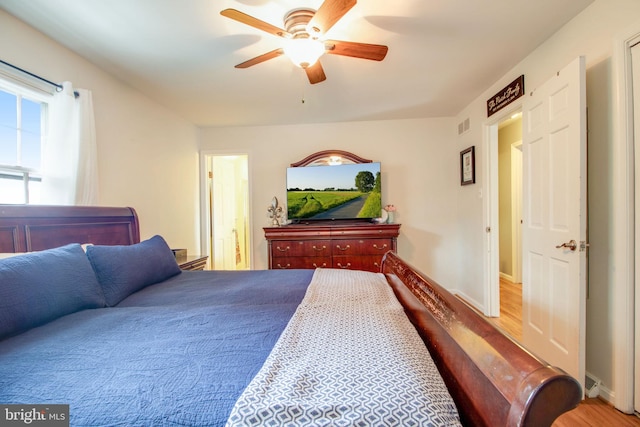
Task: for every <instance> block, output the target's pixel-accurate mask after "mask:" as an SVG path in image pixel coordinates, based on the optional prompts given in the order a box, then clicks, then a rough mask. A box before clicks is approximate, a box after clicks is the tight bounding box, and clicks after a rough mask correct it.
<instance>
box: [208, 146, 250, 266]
mask: <svg viewBox="0 0 640 427" xmlns="http://www.w3.org/2000/svg"><path fill="white" fill-rule="evenodd" d="M247 175H248V168H247V157H246V156H242V155H233V156H229V155H222V156H211V163H210V189H211V194H210V200H211V208H210V224H211V225H210V229H211V267H212V269H214V270H244V269H247V268H249V262H250V261H249V259H248V257H249V251H248V248H249V243H248V238H249V236H248V221H249V213H248V180H247Z"/></svg>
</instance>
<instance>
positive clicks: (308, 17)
mask: <svg viewBox="0 0 640 427" xmlns="http://www.w3.org/2000/svg"><path fill="white" fill-rule="evenodd" d="M355 4H356V0H325V1H324V3H322V4H321V5H320V8H319V9H318V10H317V11H315V10H313V9H310V8H299V9H294V10H292V11H289V12H288V13H287V14H286V15H285V16H284V26H285V29H282V28H278V27H276V26H274V25H271V24H269V23H268V22H264V21H262V20H260V19H257V18H254V17H253V16H250V15H247V14H246V13H243V12H240V11H239V10H235V9H225V10H223V11H222V12H220V14H221V15H222V16H226V17H227V18H231V19H234V20H236V21H238V22H241V23H243V24H246V25H249V26H251V27H254V28H257V29H259V30H262V31H265V32H267V33H269V34H273V35H275V36H278V37H281V38H283V39H284V44H283V46H282V47H280V48H278V49H274V50H272V51H270V52H267V53H264V54H262V55H259V56H256V57H255V58H252V59H249V60H248V61H245V62H243V63H241V64H238V65H236V66H235V67H236V68H248V67H251V66H253V65H256V64H260V63H261V62H264V61H267V60H269V59H273V58H277V57H278V56H280V55H286V56H288V57H289V58H290V59H291V61H292V62H293V63H294V64H295V65H297V66H298V67H300V68H302V69H304V70H305V72H306V74H307V77H308V78H309V82H310V83H311V84H316V83H320V82H322V81H324V80H326V79H327V77H326V75H325V73H324V69H323V68H322V65H321V64H320V61H319V58H320V57H321V56H322V55H324V54H325V53H328V54H331V55H342V56H351V57H353V58H362V59H371V60H374V61H382V60H383V59H384V57H385V56H386V55H387V51H388V50H389V48H388V47H387V46H383V45H378V44H367V43H357V42H348V41H341V40H327V39H325V38H324V37H325V34H326V33H327V31H329V29H330V28H331V27H333V25H334V24H335V23H336V22H338V21H339V20H340V18H342V17H343V16H344V15H345V14H346V13H347V12H348V11H349V10H350V9H351V8H352V7H353V6H355Z"/></svg>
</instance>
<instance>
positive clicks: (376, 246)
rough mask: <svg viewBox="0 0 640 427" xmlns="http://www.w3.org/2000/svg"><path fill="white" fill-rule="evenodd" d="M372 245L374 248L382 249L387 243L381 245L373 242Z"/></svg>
mask: <svg viewBox="0 0 640 427" xmlns="http://www.w3.org/2000/svg"><path fill="white" fill-rule="evenodd" d="M373 247H374V248H376V249H380V250H383V249H386V248H387V244H386V243H385V244H384V245H382V246H378V245H376V244H375V243H374V244H373Z"/></svg>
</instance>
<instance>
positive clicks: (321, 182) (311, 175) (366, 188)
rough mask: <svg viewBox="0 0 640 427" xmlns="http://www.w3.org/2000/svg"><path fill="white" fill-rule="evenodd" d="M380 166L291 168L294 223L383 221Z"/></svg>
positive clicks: (289, 208)
mask: <svg viewBox="0 0 640 427" xmlns="http://www.w3.org/2000/svg"><path fill="white" fill-rule="evenodd" d="M380 188H381V184H380V163H378V162H376V163H358V164H347V165H334V166H308V167H292V168H287V216H288V218H289V219H291V220H303V219H304V220H323V219H324V220H332V219H356V218H379V217H380V213H381V210H382V198H381V197H380Z"/></svg>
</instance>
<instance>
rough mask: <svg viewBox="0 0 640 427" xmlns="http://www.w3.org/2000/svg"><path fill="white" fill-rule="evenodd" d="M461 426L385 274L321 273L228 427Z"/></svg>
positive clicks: (234, 413)
mask: <svg viewBox="0 0 640 427" xmlns="http://www.w3.org/2000/svg"><path fill="white" fill-rule="evenodd" d="M293 425H295V426H300V425H305V426H306V425H312V426H394V425H395V426H424V425H428V426H455V425H460V421H459V418H458V413H457V410H456V408H455V404H454V403H453V400H452V399H451V396H450V395H449V393H448V391H447V388H446V386H445V385H444V382H443V381H442V378H441V377H440V374H439V373H438V370H437V368H436V366H435V364H434V363H433V360H432V359H431V356H430V355H429V353H428V351H427V349H426V347H425V346H424V344H423V342H422V340H421V339H420V336H419V335H418V333H417V332H416V330H415V329H414V327H413V325H412V324H411V323H410V321H409V319H408V318H407V317H406V315H405V314H404V311H403V308H402V306H401V305H400V303H399V302H398V301H397V299H396V298H395V296H394V295H393V291H392V290H391V288H390V287H389V286H388V284H387V282H386V280H385V278H384V276H383V275H382V274H379V273H368V272H363V271H352V270H334V269H317V270H316V271H315V274H314V277H313V280H312V282H311V284H310V285H309V289H308V290H307V294H306V296H305V298H304V300H303V301H302V303H301V304H300V306H299V307H298V310H297V311H296V313H295V314H294V316H293V318H292V319H291V321H290V322H289V324H288V326H287V328H286V329H285V330H284V332H283V333H282V335H281V337H280V339H279V341H278V342H277V343H276V345H275V347H274V348H273V351H272V352H271V354H270V356H269V357H268V358H267V360H266V362H265V364H264V366H263V367H262V369H261V370H260V372H259V373H258V374H257V375H256V377H255V378H254V379H253V381H252V382H251V383H250V384H249V386H248V387H247V389H246V390H245V391H244V393H243V394H242V396H240V398H239V399H238V401H237V402H236V405H235V407H234V409H233V411H232V412H231V415H230V417H229V420H228V421H227V426H229V427H231V426H293Z"/></svg>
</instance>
